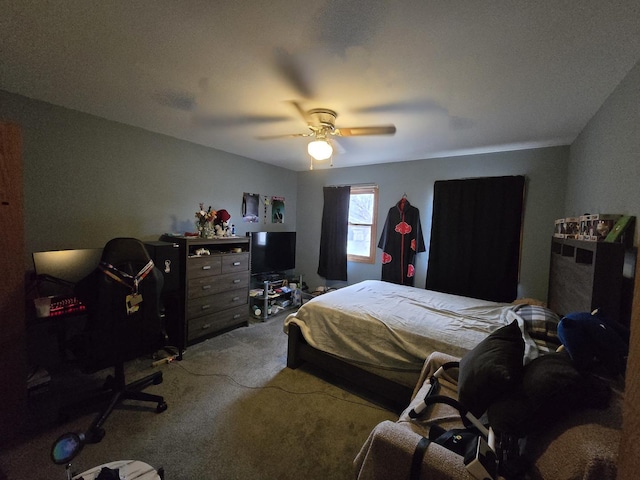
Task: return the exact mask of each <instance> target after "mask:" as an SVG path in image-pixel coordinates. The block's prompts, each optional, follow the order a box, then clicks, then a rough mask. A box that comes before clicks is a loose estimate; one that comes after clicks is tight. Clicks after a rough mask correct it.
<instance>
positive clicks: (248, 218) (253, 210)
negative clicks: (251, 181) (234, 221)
mask: <svg viewBox="0 0 640 480" xmlns="http://www.w3.org/2000/svg"><path fill="white" fill-rule="evenodd" d="M259 205H260V194H258V193H246V192H245V193H244V194H243V195H242V220H243V221H244V222H247V223H258V222H259V221H260V217H259V216H258V215H259Z"/></svg>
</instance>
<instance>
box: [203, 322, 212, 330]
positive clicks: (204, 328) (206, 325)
mask: <svg viewBox="0 0 640 480" xmlns="http://www.w3.org/2000/svg"><path fill="white" fill-rule="evenodd" d="M210 327H211V324H210V323H205V324H204V325H202V327H200V328H202V330H206V329H207V328H210Z"/></svg>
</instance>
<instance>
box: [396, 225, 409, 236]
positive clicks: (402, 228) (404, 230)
mask: <svg viewBox="0 0 640 480" xmlns="http://www.w3.org/2000/svg"><path fill="white" fill-rule="evenodd" d="M411 230H412V228H411V225H409V224H408V223H407V222H400V223H398V224H397V225H396V228H395V231H396V232H398V233H400V234H402V235H407V234H408V233H411Z"/></svg>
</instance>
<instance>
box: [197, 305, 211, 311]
mask: <svg viewBox="0 0 640 480" xmlns="http://www.w3.org/2000/svg"><path fill="white" fill-rule="evenodd" d="M200 308H202V310H207V309H209V308H211V305H209V304H206V305H202V307H200Z"/></svg>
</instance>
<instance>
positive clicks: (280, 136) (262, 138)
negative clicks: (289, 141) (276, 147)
mask: <svg viewBox="0 0 640 480" xmlns="http://www.w3.org/2000/svg"><path fill="white" fill-rule="evenodd" d="M312 135H313V134H312V133H290V134H288V135H264V136H259V137H255V138H257V139H258V140H274V139H277V138H296V137H311V136H312Z"/></svg>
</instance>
